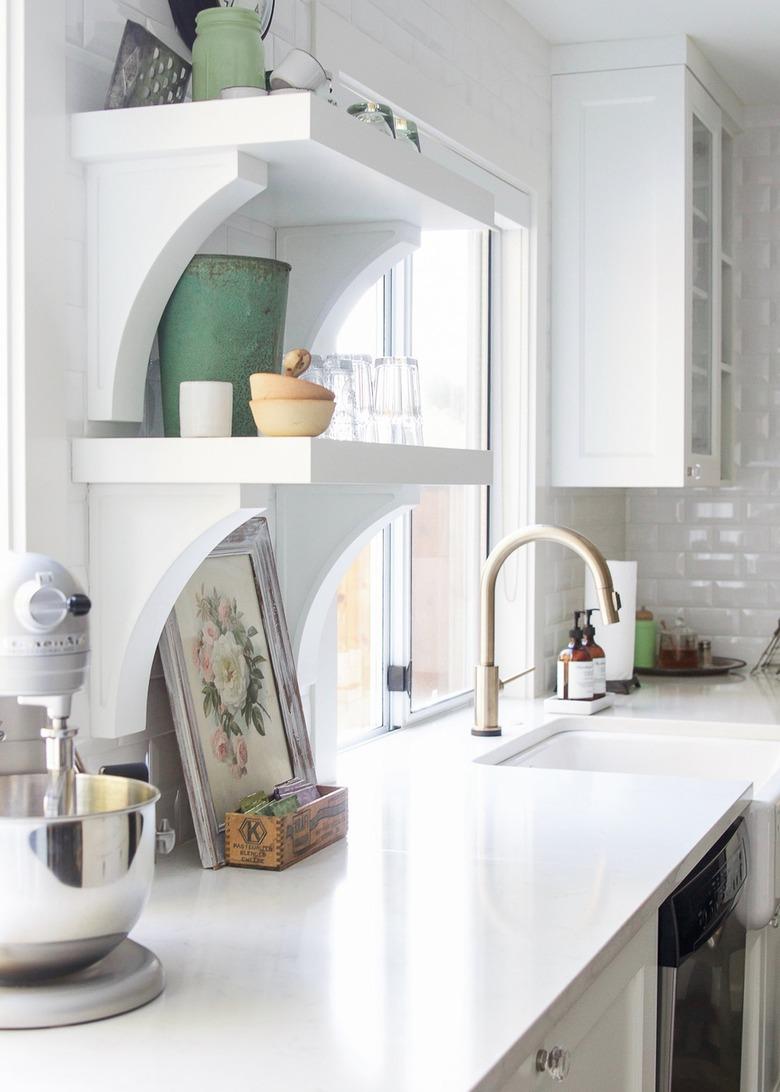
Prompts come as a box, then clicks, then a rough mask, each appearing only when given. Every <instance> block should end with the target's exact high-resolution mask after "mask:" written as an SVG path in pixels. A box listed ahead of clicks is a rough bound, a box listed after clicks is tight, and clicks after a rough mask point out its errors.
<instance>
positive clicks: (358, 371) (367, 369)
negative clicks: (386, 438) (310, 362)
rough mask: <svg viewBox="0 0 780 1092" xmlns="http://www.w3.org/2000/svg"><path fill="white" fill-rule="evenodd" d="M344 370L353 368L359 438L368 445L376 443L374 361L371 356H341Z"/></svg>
mask: <svg viewBox="0 0 780 1092" xmlns="http://www.w3.org/2000/svg"><path fill="white" fill-rule="evenodd" d="M339 361H340V365H341V367H342V368H351V370H352V381H353V383H354V386H355V425H356V429H357V437H358V439H359V440H363V441H364V442H366V443H374V442H375V441H376V423H375V420H374V417H375V411H374V397H375V390H374V361H373V360H372V359H371V357H370V356H365V355H361V354H357V353H354V354H351V355H348V356H344V355H341V356H339Z"/></svg>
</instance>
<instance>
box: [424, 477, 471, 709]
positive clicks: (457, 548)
mask: <svg viewBox="0 0 780 1092" xmlns="http://www.w3.org/2000/svg"><path fill="white" fill-rule="evenodd" d="M421 492H422V496H421V501H420V504H419V506H418V507H417V508H415V510H414V512H413V513H412V709H413V710H415V709H420V708H422V707H424V706H426V705H431V704H433V703H434V702H439V701H443V700H444V699H445V698H448V697H451V696H452V695H454V694H460V693H463V692H464V691H465V690H470V689H471V688H472V687H473V685H474V665H475V663H476V662H477V661H476V659H475V656H476V631H477V599H478V593H479V570H480V564H481V542H482V510H483V505H482V490H481V489H480V487H479V486H436V487H431V488H427V489H423V490H422V491H421Z"/></svg>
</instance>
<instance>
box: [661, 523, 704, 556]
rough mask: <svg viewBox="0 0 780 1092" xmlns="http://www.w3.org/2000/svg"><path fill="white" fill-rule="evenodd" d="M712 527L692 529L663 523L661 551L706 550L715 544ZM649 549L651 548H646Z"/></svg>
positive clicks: (686, 525) (681, 525) (677, 524)
mask: <svg viewBox="0 0 780 1092" xmlns="http://www.w3.org/2000/svg"><path fill="white" fill-rule="evenodd" d="M714 534H715V532H714V530H713V528H711V527H691V526H689V525H688V524H679V523H662V524H661V525H660V526H659V527H658V546H657V548H658V549H659V550H706V549H707V548H708V547H709V546H711V545H712V543H713V538H714ZM646 549H649V547H646Z"/></svg>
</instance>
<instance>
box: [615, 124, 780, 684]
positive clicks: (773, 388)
mask: <svg viewBox="0 0 780 1092" xmlns="http://www.w3.org/2000/svg"><path fill="white" fill-rule="evenodd" d="M747 123H748V124H747V128H746V130H745V131H744V132H743V133H742V134H741V135H740V136H739V137H737V139H736V141H735V154H736V176H735V187H736V192H735V196H736V204H735V225H734V227H735V240H736V245H735V254H734V259H735V263H736V269H735V272H736V278H735V283H736V293H737V314H736V344H735V380H736V406H737V408H736V415H735V451H734V461H735V474H734V483H733V484H732V485H724V486H722V487H721V488H719V489H680V490H668V489H666V490H648V489H638V490H629V491H628V495H627V506H626V520H627V528H626V551H627V556H628V557H635V558H637V559H638V561H639V599H640V601H641V602H645V603H647V605H648V606H649V607H651V608H652V609H653V610H654V611H655V612H656V616H657V617H664V616H667V617H673V616H674V612H675V610H676V608H678V607H683V608H684V609H685V614H686V618H687V619H688V621H689V622H690V624H691V625H692V626H693V627H694V628H695V629H696V630H697V631H698V632H699V634H700V635H701V636H707V637H711V638H712V640H713V650H714V651H715V653H716V654H720V655H725V656H739V657H741V658H742V659H745V660H747V661H748V663H750V664H752V663H753V662H754V661H755V660H756V659H757V657H758V655H759V654H760V652H761V650H762V649H763V647H764V646H765V645H766V643H767V641H768V640H769V637H770V636H771V634H772V633H773V632H774V629H775V627H776V626H777V620H778V615H780V356H778V351H779V350H780V108H774V109H761V110H758V109H754V110H749V111H748V116H747Z"/></svg>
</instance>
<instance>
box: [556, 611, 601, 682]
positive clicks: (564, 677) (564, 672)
mask: <svg viewBox="0 0 780 1092" xmlns="http://www.w3.org/2000/svg"><path fill="white" fill-rule="evenodd" d="M580 613H581V612H580V611H577V612H576V614H575V615H574V626H573V627H572V629H570V630H569V644H568V645H567V647H566V648H564V649H563V650H562V652H561V654H560V656H559V657H558V686H557V691H556V693H557V696H558V697H559V698H561V699H563V700H564V701H593V696H594V695H593V661H592V659H591V655H590V652H589V651H588V649H587V648H584V647H583V644H582V637H583V634H582V630H581V629H580V626H579V620H580Z"/></svg>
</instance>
